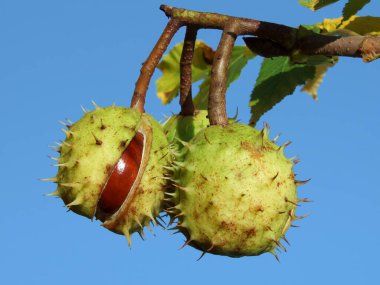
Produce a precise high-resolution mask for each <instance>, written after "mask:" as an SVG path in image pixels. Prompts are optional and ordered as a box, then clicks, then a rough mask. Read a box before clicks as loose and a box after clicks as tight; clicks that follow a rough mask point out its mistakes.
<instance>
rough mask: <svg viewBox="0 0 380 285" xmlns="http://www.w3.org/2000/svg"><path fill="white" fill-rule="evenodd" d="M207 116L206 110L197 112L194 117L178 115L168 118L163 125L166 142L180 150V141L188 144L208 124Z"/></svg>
mask: <svg viewBox="0 0 380 285" xmlns="http://www.w3.org/2000/svg"><path fill="white" fill-rule="evenodd" d="M207 114H208V112H207V111H206V110H199V111H197V112H196V114H195V115H194V116H183V115H180V114H178V115H173V116H171V117H169V118H168V119H167V120H166V122H165V123H164V125H163V129H164V133H165V134H166V137H167V139H168V142H169V143H174V144H175V146H176V147H177V148H178V149H180V148H182V143H181V142H180V141H184V142H188V141H189V140H191V139H192V138H193V137H194V136H195V135H196V134H197V133H198V132H199V131H200V130H202V129H204V128H206V127H207V126H208V125H209V124H210V122H209V119H208V116H207Z"/></svg>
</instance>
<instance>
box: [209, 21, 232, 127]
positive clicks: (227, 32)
mask: <svg viewBox="0 0 380 285" xmlns="http://www.w3.org/2000/svg"><path fill="white" fill-rule="evenodd" d="M238 27H239V23H238V21H237V20H236V19H230V20H228V22H227V23H226V28H225V29H224V31H223V34H222V37H221V39H220V42H219V45H218V48H217V50H216V53H215V56H214V62H213V65H212V68H211V83H210V93H209V98H208V114H209V120H210V125H219V126H226V125H228V116H227V111H226V91H227V77H228V65H229V63H230V59H231V54H232V49H233V47H234V45H235V41H236V38H237V33H236V31H237V30H238Z"/></svg>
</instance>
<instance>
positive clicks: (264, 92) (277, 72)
mask: <svg viewBox="0 0 380 285" xmlns="http://www.w3.org/2000/svg"><path fill="white" fill-rule="evenodd" d="M314 76H315V66H309V65H306V64H292V63H291V62H290V59H289V58H288V57H275V58H272V59H270V58H265V59H264V61H263V63H262V65H261V70H260V73H259V76H258V78H257V81H256V85H255V88H254V89H253V92H252V94H251V101H250V103H249V105H250V106H251V113H252V116H251V119H250V123H251V124H253V125H255V124H256V123H257V121H258V120H259V119H260V117H261V116H262V115H263V114H264V113H265V112H267V111H269V110H270V109H272V108H273V107H274V106H275V105H276V104H277V103H279V102H280V101H281V100H282V99H284V98H285V97H286V96H287V95H290V94H292V93H293V92H294V90H295V89H296V87H297V86H298V85H301V84H305V83H306V81H308V80H310V79H312V78H314Z"/></svg>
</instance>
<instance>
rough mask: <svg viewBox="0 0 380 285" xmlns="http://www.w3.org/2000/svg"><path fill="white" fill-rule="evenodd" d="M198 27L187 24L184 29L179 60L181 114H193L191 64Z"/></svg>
mask: <svg viewBox="0 0 380 285" xmlns="http://www.w3.org/2000/svg"><path fill="white" fill-rule="evenodd" d="M197 31H198V29H197V28H195V27H193V26H188V27H187V29H186V35H185V40H184V42H183V49H182V54H181V61H180V73H181V83H180V105H181V115H183V116H193V115H194V112H195V107H194V104H193V98H192V90H191V84H192V64H193V57H194V48H195V40H196V38H197Z"/></svg>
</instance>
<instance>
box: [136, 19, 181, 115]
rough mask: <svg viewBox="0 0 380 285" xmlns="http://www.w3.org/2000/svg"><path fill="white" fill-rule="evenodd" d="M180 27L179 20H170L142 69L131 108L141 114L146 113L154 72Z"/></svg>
mask: <svg viewBox="0 0 380 285" xmlns="http://www.w3.org/2000/svg"><path fill="white" fill-rule="evenodd" d="M180 27H181V22H180V21H179V20H177V19H170V21H169V23H168V24H167V26H166V27H165V30H164V31H163V32H162V34H161V37H160V38H159V40H158V41H157V43H156V45H155V46H154V48H153V50H152V52H151V53H150V55H149V57H148V59H147V60H146V61H145V62H144V64H143V66H142V68H141V71H140V76H139V78H138V80H137V82H136V87H135V91H134V93H133V97H132V101H131V107H132V108H135V109H137V110H138V111H139V112H141V113H143V112H144V105H145V97H146V92H147V90H148V87H149V82H150V79H151V78H152V75H153V72H154V70H155V68H156V66H157V65H158V63H159V62H160V59H161V57H162V55H163V54H164V52H165V51H166V49H167V47H168V45H169V43H170V41H171V39H172V38H173V36H174V35H175V33H176V32H177V31H178V29H179V28H180Z"/></svg>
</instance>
